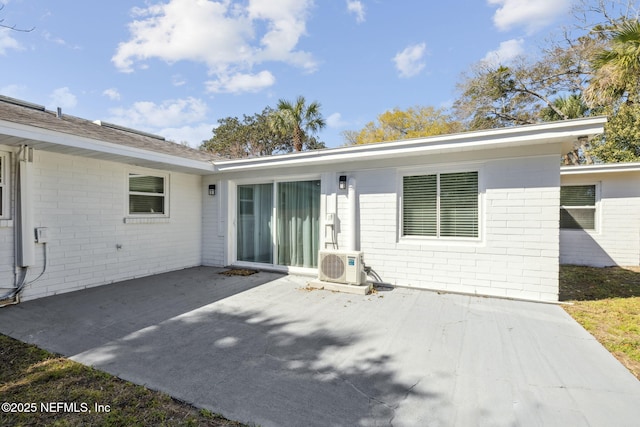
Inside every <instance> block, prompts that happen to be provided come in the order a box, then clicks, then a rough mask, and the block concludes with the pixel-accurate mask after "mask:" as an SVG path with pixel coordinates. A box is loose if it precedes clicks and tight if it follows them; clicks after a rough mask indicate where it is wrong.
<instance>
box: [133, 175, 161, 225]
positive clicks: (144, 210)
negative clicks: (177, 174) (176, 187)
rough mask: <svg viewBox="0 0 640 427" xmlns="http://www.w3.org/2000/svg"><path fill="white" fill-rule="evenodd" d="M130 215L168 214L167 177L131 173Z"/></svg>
mask: <svg viewBox="0 0 640 427" xmlns="http://www.w3.org/2000/svg"><path fill="white" fill-rule="evenodd" d="M128 185H129V210H128V212H129V215H159V216H164V215H166V214H167V177H166V176H164V175H148V174H138V173H129V183H128Z"/></svg>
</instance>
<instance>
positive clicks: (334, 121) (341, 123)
mask: <svg viewBox="0 0 640 427" xmlns="http://www.w3.org/2000/svg"><path fill="white" fill-rule="evenodd" d="M348 124H349V123H347V121H346V120H342V114H340V113H333V114H331V115H330V116H329V117H327V126H329V127H330V128H343V127H345V126H347V125H348Z"/></svg>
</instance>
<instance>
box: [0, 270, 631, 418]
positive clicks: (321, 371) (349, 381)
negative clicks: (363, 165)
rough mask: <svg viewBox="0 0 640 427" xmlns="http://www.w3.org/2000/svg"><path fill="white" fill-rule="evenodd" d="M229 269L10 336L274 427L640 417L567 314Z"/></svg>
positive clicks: (13, 310)
mask: <svg viewBox="0 0 640 427" xmlns="http://www.w3.org/2000/svg"><path fill="white" fill-rule="evenodd" d="M220 271H221V269H216V268H210V267H199V268H193V269H187V270H182V271H178V272H172V273H166V274H162V275H157V276H152V277H147V278H141V279H135V280H130V281H127V282H122V283H118V284H114V285H108V286H102V287H99V288H93V289H88V290H85V291H78V292H74V293H70V294H63V295H58V296H54V297H49V298H44V299H40V300H35V301H29V302H25V303H22V304H19V305H16V306H10V307H5V308H3V309H0V332H1V333H4V334H7V335H10V336H13V337H15V338H18V339H20V340H23V341H26V342H31V343H34V344H36V345H39V346H41V347H43V348H45V349H47V350H51V351H55V352H58V353H61V354H63V355H65V356H69V357H71V358H72V359H74V360H77V361H79V362H81V363H84V364H87V365H93V366H95V367H96V368H98V369H101V370H104V371H107V372H110V373H112V374H115V375H118V376H119V377H122V378H124V379H127V380H130V381H133V382H136V383H139V384H144V385H146V386H148V387H150V388H153V389H156V390H161V391H164V392H167V393H169V394H170V395H172V396H174V397H176V398H178V399H181V400H184V401H187V402H190V403H193V404H194V405H196V406H198V407H202V408H206V409H209V410H211V411H214V412H218V413H221V414H223V415H224V416H226V417H228V418H230V419H235V420H239V421H243V422H246V423H255V424H258V425H261V426H265V427H267V426H300V425H307V426H315V425H317V426H328V425H331V426H357V425H394V426H415V425H430V426H431V425H434V426H438V425H441V426H467V425H501V426H502V425H518V426H529V425H531V426H534V425H535V426H538V425H545V426H555V425H557V426H566V425H593V426H598V425H616V426H632V425H637V420H638V419H639V418H640V405H638V402H639V401H640V381H638V380H637V379H636V378H635V377H633V375H631V374H630V373H629V372H628V371H627V370H626V369H625V368H624V367H623V366H622V365H621V364H620V363H619V362H618V361H617V360H616V359H615V358H613V356H611V355H610V354H609V353H608V352H607V351H606V350H605V349H604V348H603V347H602V346H601V345H600V344H599V343H598V342H597V341H595V339H594V338H593V337H592V336H591V335H590V334H588V333H587V332H586V331H585V330H584V329H583V328H582V327H580V326H579V325H578V324H577V323H576V322H575V321H573V319H571V318H570V317H569V316H568V315H567V314H566V313H565V312H564V310H563V309H562V308H561V307H559V306H555V305H548V304H540V303H529V302H519V301H509V300H500V299H492V298H481V297H472V296H463V295H452V294H439V293H435V292H427V291H419V290H411V289H393V290H388V291H379V292H377V293H373V294H370V295H364V296H362V295H349V294H345V293H337V292H329V291H324V290H310V289H309V288H307V287H306V283H307V282H308V281H309V278H304V277H297V276H282V275H278V274H276V273H268V272H260V273H257V274H254V275H252V276H247V277H226V276H222V275H219V274H218V273H219V272H220ZM100 403H103V404H109V402H100Z"/></svg>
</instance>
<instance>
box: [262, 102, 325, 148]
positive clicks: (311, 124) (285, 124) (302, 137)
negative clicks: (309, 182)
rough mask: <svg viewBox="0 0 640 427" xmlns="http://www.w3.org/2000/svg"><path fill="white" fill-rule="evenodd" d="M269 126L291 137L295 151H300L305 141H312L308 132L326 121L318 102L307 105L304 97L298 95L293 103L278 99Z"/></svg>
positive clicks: (316, 128) (312, 131)
mask: <svg viewBox="0 0 640 427" xmlns="http://www.w3.org/2000/svg"><path fill="white" fill-rule="evenodd" d="M271 126H272V128H273V129H274V130H275V131H276V132H279V133H280V134H282V135H284V136H286V137H288V138H290V139H291V141H292V143H293V149H294V150H295V151H302V149H303V145H304V144H305V143H309V142H314V141H312V138H311V136H310V135H309V134H310V133H316V132H319V131H320V130H322V129H324V127H325V126H326V123H325V120H324V119H323V118H322V114H321V113H320V104H319V103H318V102H316V101H314V102H312V103H310V104H309V105H307V104H306V100H305V99H304V97H303V96H298V98H297V99H296V101H295V102H294V103H291V102H290V101H286V100H284V99H281V100H279V101H278V106H277V109H276V111H275V113H274V114H272V115H271ZM315 143H317V141H315V142H314V144H315Z"/></svg>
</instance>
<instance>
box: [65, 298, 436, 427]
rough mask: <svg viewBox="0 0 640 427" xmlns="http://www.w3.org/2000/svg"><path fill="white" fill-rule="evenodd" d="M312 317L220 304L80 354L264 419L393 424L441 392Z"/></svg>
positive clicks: (234, 413)
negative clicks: (316, 324) (402, 378)
mask: <svg viewBox="0 0 640 427" xmlns="http://www.w3.org/2000/svg"><path fill="white" fill-rule="evenodd" d="M296 323H298V324H296ZM302 323H303V322H302ZM302 323H300V322H296V321H291V320H290V319H286V318H284V317H278V316H272V315H267V316H265V313H264V312H261V311H252V310H249V311H246V310H242V309H241V308H240V307H216V305H212V306H208V307H204V308H202V309H198V310H195V311H194V312H191V313H188V314H185V315H182V316H178V317H176V318H173V319H170V320H167V321H165V322H162V323H160V324H158V325H155V326H152V327H149V328H146V329H143V330H141V331H138V332H135V333H133V334H130V335H128V336H126V337H124V338H122V339H120V340H117V341H115V342H111V343H109V344H107V345H105V346H102V347H100V348H96V349H92V350H89V351H87V352H84V353H82V354H78V355H77V356H75V357H73V359H74V360H77V361H79V362H81V363H84V364H87V365H92V366H94V367H96V368H98V369H101V370H105V371H107V372H111V373H113V374H115V375H118V376H120V377H122V378H124V379H127V380H130V381H133V382H136V383H139V384H145V385H146V386H148V387H150V388H153V389H157V390H161V391H164V392H167V393H169V394H171V395H173V396H175V397H177V398H179V399H181V400H184V401H187V402H189V403H192V404H194V405H196V406H198V407H203V408H207V409H209V410H211V411H213V412H216V413H221V414H223V415H224V416H225V417H227V418H230V419H235V420H240V421H243V422H251V423H256V424H258V425H261V426H271V425H278V426H286V425H290V426H301V425H305V426H311V425H322V426H326V425H334V426H339V425H344V426H354V425H379V424H384V425H391V424H392V422H393V419H394V417H395V411H396V409H397V408H398V407H399V405H400V404H401V402H402V401H403V400H404V399H407V398H408V397H411V398H412V399H420V400H422V401H425V400H426V399H429V398H436V397H437V396H436V395H435V394H434V395H428V394H425V393H421V392H419V391H417V390H415V389H412V384H403V383H401V382H399V381H398V379H397V378H396V372H395V371H394V369H392V368H391V366H393V363H392V362H393V360H392V356H390V355H388V354H383V355H372V354H367V353H364V352H362V353H358V352H356V353H353V352H352V351H350V349H353V348H357V347H358V343H359V341H361V340H362V339H363V337H361V336H359V334H357V333H354V331H353V330H351V331H350V330H349V328H345V329H346V331H345V330H343V331H340V332H337V331H332V330H328V329H326V328H320V329H313V330H309V329H308V327H307V326H306V325H303V324H302ZM425 404H426V401H425Z"/></svg>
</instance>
